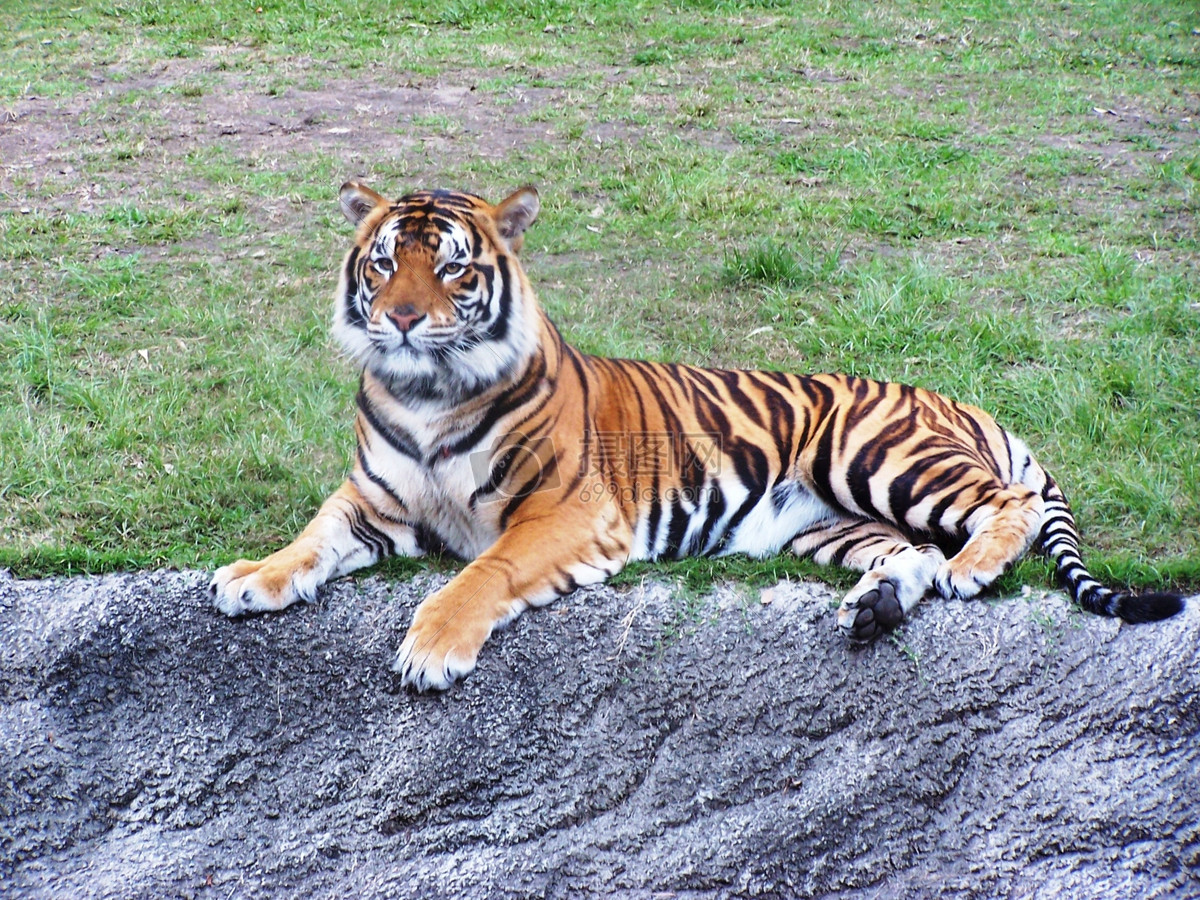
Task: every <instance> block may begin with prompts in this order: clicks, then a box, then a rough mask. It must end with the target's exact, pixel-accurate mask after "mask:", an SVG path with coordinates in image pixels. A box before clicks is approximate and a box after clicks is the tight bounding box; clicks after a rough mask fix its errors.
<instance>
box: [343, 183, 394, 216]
mask: <svg viewBox="0 0 1200 900" xmlns="http://www.w3.org/2000/svg"><path fill="white" fill-rule="evenodd" d="M338 200H339V201H340V202H341V204H342V215H344V216H345V217H346V218H347V219H349V220H350V224H351V225H359V224H361V223H362V220H363V219H365V218H366V217H367V216H369V215H370V214H371V211H372V210H373V209H375V208H376V207H377V206H379V204H381V203H387V200H386V199H385V198H384V197H382V196H380V195H379V194H377V193H375V192H374V191H373V190H371V189H370V188H369V187H367V186H366V185H365V184H359V183H358V182H357V181H347V182H346V183H345V184H343V185H342V189H341V190H340V191H339V192H338Z"/></svg>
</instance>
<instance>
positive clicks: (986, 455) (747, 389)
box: [210, 181, 1185, 691]
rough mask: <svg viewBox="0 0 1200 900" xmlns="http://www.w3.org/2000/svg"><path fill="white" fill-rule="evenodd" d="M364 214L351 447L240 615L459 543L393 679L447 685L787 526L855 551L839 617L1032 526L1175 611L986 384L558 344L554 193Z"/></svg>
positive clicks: (847, 621)
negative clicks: (973, 389)
mask: <svg viewBox="0 0 1200 900" xmlns="http://www.w3.org/2000/svg"><path fill="white" fill-rule="evenodd" d="M339 200H340V206H341V210H342V212H343V213H344V215H345V216H346V218H347V219H348V220H349V222H350V223H351V224H352V225H353V226H355V228H356V234H355V240H354V243H353V245H352V246H351V247H350V249H349V251H348V252H347V254H346V256H345V260H344V263H343V264H342V267H341V272H340V276H339V278H338V285H337V290H336V293H335V302H334V317H333V326H332V331H333V335H334V337H335V339H336V341H337V343H338V344H340V346H341V348H342V349H343V350H344V352H345V354H346V356H347V357H348V358H349V359H350V360H351V361H352V362H353V363H354V365H355V367H356V368H357V369H358V370H359V382H358V392H357V397H356V401H355V402H356V407H357V413H356V417H355V420H354V431H355V437H356V449H355V456H354V462H353V466H352V470H351V472H350V474H349V477H348V478H346V480H345V481H344V483H343V484H342V485H341V486H340V487H339V488H338V489H337V490H336V491H335V492H334V493H333V494H332V495H331V496H330V497H329V498H328V500H326V501H325V502H324V503H323V504H322V505H321V507H320V509H319V510H318V512H317V513H316V516H315V517H314V518H313V519H312V521H311V522H309V524H308V525H307V526H306V527H305V528H304V529H303V531H301V533H300V535H299V536H298V537H297V538H296V539H295V540H294V541H293V542H292V543H291V544H289V545H288V546H286V547H284V548H283V549H281V550H278V551H277V552H275V553H272V554H271V555H269V556H267V557H266V558H264V559H261V560H257V561H250V560H244V559H243V560H238V561H236V562H234V563H232V564H230V565H226V566H224V567H222V568H220V569H219V570H218V571H217V572H216V573H215V574H214V576H213V578H212V581H211V585H210V592H211V596H212V599H213V602H214V604H215V606H216V607H217V609H219V610H220V611H221V612H222V613H225V614H226V615H228V616H240V615H243V614H247V613H257V612H261V611H268V610H280V609H283V608H284V607H287V606H289V605H291V604H292V603H295V602H296V601H297V600H312V599H314V597H315V596H316V593H317V589H318V588H319V587H320V586H321V585H323V584H324V583H325V582H327V581H329V580H330V579H333V578H337V577H339V576H342V575H345V574H347V573H349V572H352V571H354V570H357V569H360V568H362V567H364V566H369V565H371V564H373V563H375V562H377V561H379V560H380V559H382V558H384V557H388V556H393V555H401V556H421V555H423V554H428V553H444V554H449V555H452V556H454V557H458V558H460V559H461V560H463V561H465V562H466V564H465V566H464V567H463V568H462V569H461V570H460V571H459V572H458V573H457V574H456V575H455V576H454V577H452V578H451V579H450V580H449V581H448V582H447V583H446V584H445V585H444V586H443V587H441V588H440V589H438V590H436V591H434V592H432V593H431V594H430V595H429V596H427V597H426V598H425V599H424V600H423V601H422V602H421V603H420V604H419V606H418V607H417V609H416V611H415V613H414V614H413V617H412V622H411V625H410V627H409V629H408V631H407V634H406V636H405V637H404V640H403V642H402V643H401V644H400V647H399V650H398V652H397V653H396V656H395V658H394V663H393V668H394V670H395V671H396V672H397V673H399V675H400V679H401V683H402V684H403V685H404V686H406V687H409V688H412V689H415V690H417V691H429V690H444V689H446V688H448V687H450V686H451V685H452V684H454V683H455V682H456V681H458V680H459V679H462V678H463V677H465V676H466V675H468V674H469V673H470V672H472V671H473V670H474V668H475V666H476V663H477V661H478V657H479V653H480V650H481V648H482V647H483V645H484V643H485V641H487V639H488V638H489V637H490V636H491V634H492V633H493V631H495V630H496V629H497V628H500V627H502V626H504V625H506V624H507V623H509V622H511V621H512V620H513V619H514V618H515V617H516V616H518V615H519V614H520V613H521V612H523V611H525V610H526V609H528V608H529V607H540V606H543V605H545V604H548V603H550V602H551V601H553V600H555V599H556V598H559V597H562V596H564V595H567V594H570V593H571V592H573V591H575V590H576V589H577V588H580V587H582V586H585V585H592V584H596V583H598V582H601V581H604V580H605V579H607V578H610V577H612V576H613V575H615V574H616V573H617V572H619V571H621V569H622V568H623V567H624V566H626V565H627V564H628V563H629V562H630V561H633V560H654V559H670V558H680V557H685V556H692V555H706V556H716V555H724V554H734V553H738V554H747V555H749V556H752V557H762V556H766V555H769V554H775V553H778V552H780V551H781V550H782V549H783V548H784V547H785V546H790V548H791V550H792V551H793V552H794V553H796V554H798V555H800V556H802V557H810V558H812V559H813V560H815V561H816V563H818V564H822V565H835V566H841V567H843V568H847V569H851V570H855V571H858V572H861V573H862V575H861V577H860V578H859V580H858V582H857V583H856V584H855V586H854V587H853V588H852V589H851V590H850V591H849V593H847V594H846V595H845V597H844V598H843V599H842V600H841V604H840V606H839V608H838V610H837V615H836V622H837V626H838V628H839V629H840V631H841V632H842V633H843V634H844V635H845V636H846V638H847V639H849V640H852V641H864V642H865V641H870V640H873V639H875V638H877V637H878V636H880V635H882V634H886V633H888V632H891V631H894V630H895V629H896V628H897V627H898V626H899V625H900V624H901V622H903V621H904V619H905V617H907V616H909V615H910V614H911V613H912V612H913V610H914V608H915V607H916V606H917V604H918V603H919V601H921V600H922V599H923V598H924V597H926V596H927V595H935V594H936V595H938V596H940V597H943V598H950V599H966V598H972V597H975V596H977V595H979V594H980V593H981V592H982V591H983V590H985V589H986V588H988V587H989V586H990V585H992V583H993V582H994V581H995V580H996V579H997V578H998V577H999V576H1000V575H1001V574H1002V573H1003V572H1004V571H1005V570H1006V568H1007V567H1009V566H1010V565H1011V564H1012V563H1013V562H1014V561H1015V560H1017V559H1018V558H1020V557H1021V556H1022V555H1023V554H1025V553H1026V552H1027V551H1029V550H1030V549H1031V548H1033V547H1036V548H1037V549H1038V550H1040V551H1041V552H1043V553H1044V554H1045V555H1047V556H1048V557H1049V558H1050V559H1051V560H1052V561H1053V564H1054V567H1055V570H1056V572H1057V575H1058V576H1059V578H1060V580H1061V581H1062V583H1063V584H1064V585H1065V587H1066V589H1067V591H1068V592H1069V594H1070V597H1071V599H1072V600H1073V601H1074V603H1075V604H1077V605H1078V606H1079V607H1080V608H1082V609H1084V610H1086V611H1088V612H1090V613H1096V614H1099V615H1103V616H1113V617H1118V618H1120V619H1123V620H1124V621H1126V622H1151V621H1157V620H1161V619H1165V618H1168V617H1170V616H1172V615H1174V614H1176V613H1177V612H1179V611H1180V610H1181V609H1182V608H1183V607H1184V605H1185V598H1184V597H1183V596H1182V595H1180V594H1176V593H1169V592H1153V593H1148V594H1142V595H1135V594H1132V593H1129V592H1126V591H1120V590H1115V589H1113V588H1110V587H1106V586H1105V585H1103V584H1101V583H1100V582H1099V581H1098V580H1097V579H1096V578H1094V577H1093V576H1092V575H1091V574H1090V573H1089V572H1088V570H1087V569H1086V568H1085V567H1084V564H1083V560H1082V558H1081V556H1080V537H1079V533H1078V530H1077V528H1076V524H1075V519H1074V517H1073V514H1072V511H1071V508H1070V506H1069V505H1068V503H1067V501H1066V499H1065V497H1064V495H1063V492H1062V490H1060V488H1059V486H1058V484H1056V483H1055V481H1054V479H1053V478H1051V477H1050V475H1049V474H1048V473H1047V472H1046V470H1045V469H1044V468H1042V466H1041V465H1039V464H1038V463H1037V462H1036V461H1035V459H1034V458H1033V456H1032V455H1031V453H1030V450H1029V448H1028V447H1027V446H1026V445H1025V443H1024V442H1022V441H1021V440H1020V439H1019V438H1017V437H1015V436H1014V435H1012V434H1010V433H1009V432H1008V431H1006V430H1004V429H1003V428H1002V427H1000V426H999V425H998V424H997V423H996V421H995V420H994V419H993V418H992V417H991V416H990V415H988V414H987V413H986V412H984V411H983V410H982V409H979V408H977V407H975V406H970V405H967V404H963V403H956V402H954V401H953V400H950V399H947V398H946V397H944V396H941V395H939V394H937V393H933V392H931V391H928V390H924V389H922V388H920V387H913V386H909V385H905V384H898V383H893V382H888V381H874V380H870V379H867V378H862V377H855V376H851V375H838V374H817V375H794V374H787V373H784V372H776V371H742V370H732V369H716V368H698V367H694V366H690V365H684V364H678V363H662V362H647V361H641V360H629V359H610V358H605V357H601V356H593V355H589V354H586V353H583V352H581V351H579V350H577V349H576V348H574V347H573V346H571V345H570V344H568V343H567V342H566V341H565V340H564V339H563V337H562V335H561V334H560V332H559V330H558V329H557V328H556V327H555V325H554V324H553V323H552V322H551V320H550V318H549V317H548V316H547V314H546V312H545V311H544V310H543V308H542V307H541V305H540V304H539V302H538V300H537V297H536V295H535V293H534V290H533V287H532V285H531V283H530V280H529V278H528V276H527V275H526V272H525V270H524V267H523V266H522V264H521V262H520V260H519V257H518V254H519V253H520V251H521V249H522V245H523V243H524V239H525V233H526V230H527V229H528V228H529V226H530V225H531V224H532V223H533V222H534V220H535V219H536V217H537V215H538V212H539V210H540V207H541V201H540V198H539V195H538V192H537V190H536V189H535V188H534V187H531V186H527V187H523V188H521V189H519V190H517V191H515V192H514V193H512V194H511V195H510V196H508V197H507V198H506V199H504V200H503V201H502V202H500V203H499V204H497V205H492V204H490V203H488V202H487V201H486V200H484V199H483V198H482V197H479V196H476V195H474V194H470V193H463V192H457V191H448V190H418V191H416V192H413V193H409V194H407V195H405V196H403V197H401V198H400V199H398V200H395V201H390V200H387V199H385V198H384V197H383V196H382V195H380V194H378V193H376V192H375V191H373V190H372V189H371V188H369V187H367V186H366V185H364V184H362V183H359V182H356V181H350V182H347V183H346V184H345V185H343V186H342V188H341V190H340V192H339Z"/></svg>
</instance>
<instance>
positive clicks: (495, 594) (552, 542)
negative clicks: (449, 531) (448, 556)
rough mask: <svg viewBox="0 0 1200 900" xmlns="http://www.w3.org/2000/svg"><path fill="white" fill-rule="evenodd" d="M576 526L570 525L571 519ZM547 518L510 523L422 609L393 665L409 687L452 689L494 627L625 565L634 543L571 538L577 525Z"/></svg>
mask: <svg viewBox="0 0 1200 900" xmlns="http://www.w3.org/2000/svg"><path fill="white" fill-rule="evenodd" d="M568 524H569V523H568ZM560 525H561V523H558V524H553V525H551V526H550V528H551V530H549V531H548V530H547V525H546V524H545V520H541V521H537V520H534V521H530V522H527V523H525V524H523V525H516V526H512V527H510V528H509V529H508V530H507V531H505V532H504V533H503V534H502V535H501V536H500V538H499V540H497V541H496V543H495V544H493V545H492V546H491V547H489V548H488V549H487V550H485V551H484V552H483V553H482V554H480V555H479V557H477V558H476V559H475V561H474V562H472V563H470V564H469V565H468V566H467V567H466V568H465V569H463V570H462V571H461V572H460V573H459V574H458V575H457V576H455V577H454V578H453V579H451V581H450V583H449V584H447V585H446V586H445V587H443V588H442V589H441V590H438V591H436V592H434V593H433V594H430V595H429V596H428V597H426V598H425V600H423V601H422V602H421V605H420V606H418V607H417V611H416V614H415V615H414V616H413V622H412V625H411V627H410V628H409V629H408V634H407V636H406V637H405V638H404V643H403V644H401V645H400V650H399V652H398V653H397V654H396V660H395V662H394V663H393V665H392V668H393V669H394V670H395V671H396V672H399V673H400V675H401V676H402V682H403V684H405V685H406V686H411V687H415V688H416V689H417V690H420V691H425V690H430V689H435V690H445V689H446V688H448V687H450V685H451V684H453V683H454V682H455V681H457V680H458V679H460V678H462V677H463V676H465V675H467V674H469V673H470V672H471V671H472V670H473V669H474V668H475V661H476V659H477V658H478V656H479V651H480V649H481V648H482V647H483V644H484V642H485V641H486V640H487V639H488V637H489V636H490V635H491V633H492V632H493V631H494V630H495V629H496V628H499V627H502V626H504V625H506V624H508V623H509V622H510V621H512V620H513V619H515V618H516V617H517V616H518V615H520V614H521V613H522V612H524V611H525V610H526V609H528V608H529V607H530V606H543V605H545V604H547V603H549V602H551V601H552V600H555V599H557V598H558V597H561V596H563V595H564V594H569V593H570V592H571V591H573V590H575V589H576V588H577V587H582V586H583V585H588V584H596V583H598V582H600V581H603V580H604V579H606V578H608V577H609V576H611V575H614V574H616V573H617V572H618V571H620V570H621V569H622V568H623V567H624V565H625V561H626V560H627V559H628V556H629V544H628V541H627V540H625V541H622V540H621V539H619V538H614V537H612V536H611V535H605V536H603V537H600V536H596V537H592V536H591V535H590V534H587V533H586V532H585V535H586V536H585V538H584V539H582V540H578V541H572V540H569V539H567V540H564V538H563V535H564V534H569V533H570V531H571V529H570V528H569V527H560Z"/></svg>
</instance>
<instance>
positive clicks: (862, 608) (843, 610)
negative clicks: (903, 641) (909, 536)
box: [837, 545, 946, 641]
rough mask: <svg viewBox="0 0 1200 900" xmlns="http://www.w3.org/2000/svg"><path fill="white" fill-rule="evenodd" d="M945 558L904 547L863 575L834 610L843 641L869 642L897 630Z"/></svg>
mask: <svg viewBox="0 0 1200 900" xmlns="http://www.w3.org/2000/svg"><path fill="white" fill-rule="evenodd" d="M945 560H946V557H945V556H943V555H942V552H941V551H940V550H939V549H937V548H936V547H934V546H932V545H925V546H922V547H908V548H906V549H905V550H903V551H901V552H899V553H897V554H895V555H893V556H891V557H889V558H888V559H887V560H886V561H884V563H883V564H882V565H880V566H878V567H877V568H874V569H871V570H870V571H868V572H866V573H865V574H864V575H863V577H862V578H860V579H859V581H858V584H856V585H855V586H854V589H853V590H852V591H850V593H849V594H847V595H846V599H845V600H843V601H842V605H841V607H839V609H838V617H837V621H838V627H839V628H840V629H841V630H842V632H843V633H844V634H845V635H846V637H848V638H850V639H852V640H856V641H871V640H874V639H875V638H877V637H879V635H881V634H884V633H886V632H889V631H893V630H894V629H895V628H897V627H898V626H899V625H900V623H901V622H903V621H904V616H905V615H906V614H907V613H908V612H909V611H910V610H912V608H913V607H915V606H916V605H917V604H918V603H920V602H921V598H922V597H924V596H925V594H926V593H927V592H928V591H929V588H930V586H931V584H932V582H933V575H934V573H935V572H936V571H937V569H938V566H939V565H941V564H942V563H943V562H945Z"/></svg>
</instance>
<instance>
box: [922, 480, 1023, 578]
mask: <svg viewBox="0 0 1200 900" xmlns="http://www.w3.org/2000/svg"><path fill="white" fill-rule="evenodd" d="M1044 513H1045V504H1044V502H1043V500H1042V497H1041V495H1040V494H1039V493H1038V492H1036V491H1034V490H1031V489H1030V488H1027V487H1025V486H1024V485H1022V484H1015V485H1010V486H1008V487H1003V488H997V489H996V490H994V491H993V492H992V493H991V495H990V496H989V497H988V499H987V501H986V502H985V503H984V504H983V505H981V506H978V507H977V508H976V509H975V510H974V511H973V512H971V513H970V515H967V516H966V521H965V523H964V526H965V528H966V531H967V533H968V534H970V538H969V539H968V540H967V542H966V543H965V544H964V545H963V548H962V549H961V550H960V551H959V552H958V553H956V554H955V555H954V556H953V557H951V558H950V559H949V560H947V561H946V562H944V563H942V565H941V566H940V567H939V568H938V571H937V575H936V576H935V577H934V584H935V586H936V587H937V591H938V593H939V594H941V595H942V596H943V597H945V598H947V599H952V600H953V599H957V600H966V599H969V598H971V597H974V596H976V595H977V594H978V593H979V592H980V591H982V590H983V589H984V588H986V587H987V586H988V585H990V584H991V583H992V582H993V581H995V580H996V579H997V578H999V577H1000V576H1001V575H1002V574H1003V573H1004V570H1005V569H1007V568H1008V567H1009V565H1011V564H1012V563H1013V562H1014V561H1015V560H1017V559H1018V558H1019V557H1020V556H1021V555H1022V554H1023V553H1024V552H1025V551H1026V550H1028V549H1029V546H1030V545H1031V544H1032V543H1033V541H1034V538H1036V537H1037V534H1038V531H1039V530H1040V528H1041V524H1042V516H1043V515H1044Z"/></svg>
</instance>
